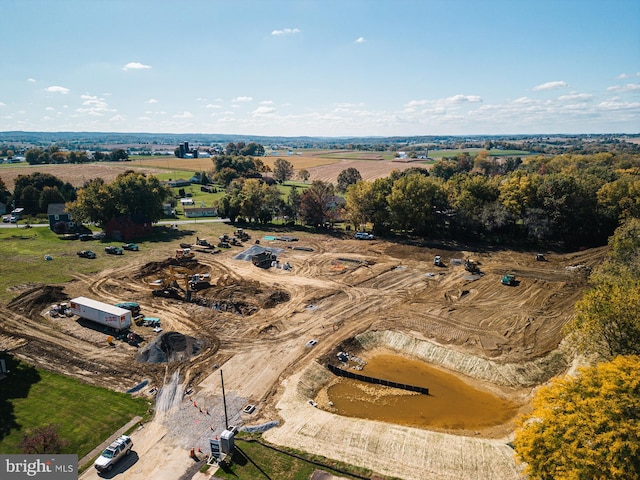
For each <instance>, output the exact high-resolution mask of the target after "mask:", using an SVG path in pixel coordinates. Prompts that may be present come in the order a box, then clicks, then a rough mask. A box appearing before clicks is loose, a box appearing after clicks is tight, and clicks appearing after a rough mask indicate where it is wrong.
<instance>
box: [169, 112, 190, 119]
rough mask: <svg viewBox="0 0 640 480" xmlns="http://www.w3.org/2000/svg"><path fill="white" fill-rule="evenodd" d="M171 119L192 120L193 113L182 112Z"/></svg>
mask: <svg viewBox="0 0 640 480" xmlns="http://www.w3.org/2000/svg"><path fill="white" fill-rule="evenodd" d="M173 118H193V113H191V112H182V113H178V114H176V115H174V116H173Z"/></svg>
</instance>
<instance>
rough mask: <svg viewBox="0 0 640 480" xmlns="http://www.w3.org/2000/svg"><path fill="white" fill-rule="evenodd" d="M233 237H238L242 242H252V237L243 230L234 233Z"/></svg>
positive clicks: (239, 229)
mask: <svg viewBox="0 0 640 480" xmlns="http://www.w3.org/2000/svg"><path fill="white" fill-rule="evenodd" d="M233 235H234V236H236V237H237V238H238V239H239V240H240V241H241V242H248V241H249V240H251V235H249V234H248V233H247V232H245V231H244V230H243V229H241V228H238V229H236V231H235V232H233Z"/></svg>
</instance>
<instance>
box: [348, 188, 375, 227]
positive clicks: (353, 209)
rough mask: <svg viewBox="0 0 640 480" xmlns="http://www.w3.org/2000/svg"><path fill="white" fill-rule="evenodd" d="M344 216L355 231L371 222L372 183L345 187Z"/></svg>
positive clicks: (372, 205) (372, 211)
mask: <svg viewBox="0 0 640 480" xmlns="http://www.w3.org/2000/svg"><path fill="white" fill-rule="evenodd" d="M345 201H346V204H345V214H346V216H347V218H348V219H349V222H350V223H351V225H353V226H354V228H355V229H356V230H358V229H360V227H361V226H362V225H365V224H366V223H368V222H370V221H373V214H374V209H375V206H374V195H373V183H371V182H366V181H359V182H357V183H355V184H353V185H349V186H348V187H347V192H346V195H345Z"/></svg>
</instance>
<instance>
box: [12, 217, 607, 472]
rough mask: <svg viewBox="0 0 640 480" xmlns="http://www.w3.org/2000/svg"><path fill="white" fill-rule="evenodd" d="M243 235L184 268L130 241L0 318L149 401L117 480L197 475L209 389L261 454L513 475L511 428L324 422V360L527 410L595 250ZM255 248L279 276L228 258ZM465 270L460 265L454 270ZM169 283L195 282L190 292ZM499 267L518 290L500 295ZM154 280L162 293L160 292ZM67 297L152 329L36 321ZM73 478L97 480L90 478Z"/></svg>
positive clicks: (163, 252) (84, 373)
mask: <svg viewBox="0 0 640 480" xmlns="http://www.w3.org/2000/svg"><path fill="white" fill-rule="evenodd" d="M203 228H206V227H203ZM204 233H205V235H206V231H205V232H204ZM250 233H251V235H252V237H251V240H249V241H246V242H244V244H243V245H242V246H232V247H231V248H223V249H221V251H220V252H219V253H216V254H212V253H210V252H209V253H207V252H206V251H205V250H202V251H196V252H195V256H194V257H193V258H187V259H182V260H178V259H176V258H175V255H174V253H175V251H176V249H178V248H179V244H178V241H177V240H176V242H175V245H173V244H171V243H165V244H161V245H154V246H153V247H151V246H149V247H148V248H147V245H146V244H143V245H141V251H140V252H127V253H126V255H125V256H124V257H125V258H126V260H125V259H123V261H117V262H116V261H114V262H113V265H112V266H111V267H110V268H108V269H106V270H103V271H101V272H100V273H98V274H96V275H91V276H83V275H77V276H76V278H75V279H74V281H72V282H70V283H68V284H65V285H63V286H52V285H46V284H42V285H30V286H25V287H24V288H23V289H22V291H21V292H19V293H17V295H16V297H15V298H14V299H13V300H12V301H11V302H10V303H9V304H8V305H7V306H3V307H2V317H3V319H4V320H3V322H2V324H0V341H1V342H2V347H3V348H4V349H7V350H8V351H9V352H10V353H11V354H13V355H15V356H17V357H18V358H21V359H24V360H26V361H28V362H30V363H32V364H35V365H37V366H40V367H43V368H47V369H52V370H55V371H58V372H60V373H63V374H66V375H70V376H73V377H77V378H79V379H81V380H82V381H84V382H88V383H90V384H95V385H101V386H105V387H108V388H111V389H115V390H118V391H123V392H124V391H128V390H131V389H134V390H136V391H135V393H133V394H134V395H142V396H145V397H147V398H148V400H149V405H150V409H152V410H153V412H154V415H153V419H152V420H151V421H150V422H149V423H147V424H145V425H144V427H141V428H140V429H138V430H137V431H135V432H134V433H133V434H132V437H133V439H134V442H135V452H136V454H137V456H136V459H135V461H134V462H133V463H131V464H130V465H124V466H123V467H122V468H123V469H125V470H124V471H125V474H124V476H122V477H121V478H126V479H148V478H155V479H167V480H169V479H170V480H175V479H179V478H184V479H191V478H210V477H211V476H212V473H211V470H210V471H209V472H208V473H200V472H198V470H199V468H200V467H201V463H200V464H199V463H194V461H193V460H192V459H190V458H189V456H188V452H189V450H190V449H191V448H196V449H198V448H199V449H201V451H202V452H203V453H202V455H203V456H204V455H205V454H206V453H208V451H209V443H208V439H210V438H213V437H214V436H217V435H220V433H221V431H222V430H223V429H224V427H225V412H224V409H223V402H222V388H221V387H222V380H223V381H224V387H225V393H226V396H225V400H226V410H227V414H228V419H227V420H226V422H228V423H227V425H236V426H239V427H240V428H241V429H245V430H248V431H263V432H264V433H263V438H264V439H265V440H266V441H268V442H270V443H272V444H275V445H281V446H288V447H293V448H296V449H298V450H302V451H306V452H309V453H313V454H317V455H322V456H324V457H328V458H332V459H337V460H341V461H344V462H346V463H350V464H354V465H359V466H362V467H366V468H369V469H370V470H372V471H373V472H375V473H376V474H378V475H385V476H389V477H395V478H401V479H406V480H411V479H425V478H434V479H435V478H437V479H511V478H518V477H519V475H520V466H519V465H518V464H517V463H516V461H515V459H514V454H513V450H512V449H511V447H510V446H509V445H508V442H509V440H511V439H512V434H513V428H514V421H513V420H510V421H508V422H506V423H504V424H501V425H494V426H491V427H488V428H486V429H465V428H442V427H440V428H436V427H434V428H417V427H415V426H411V425H406V424H394V423H389V422H382V421H378V420H371V419H366V418H352V417H345V416H339V415H337V414H336V413H334V412H332V411H331V409H330V408H328V406H327V405H326V402H325V400H323V399H325V398H326V388H327V385H330V384H332V382H336V379H335V377H334V375H333V374H332V373H331V372H329V370H328V369H327V368H326V364H327V363H328V362H332V361H334V359H335V357H336V354H337V353H339V352H343V351H348V352H349V353H350V354H352V355H354V356H357V357H358V358H361V359H364V360H365V361H366V360H367V359H369V358H372V356H374V355H376V354H379V353H381V352H382V353H392V354H394V355H400V356H405V357H408V358H412V359H417V360H420V361H422V362H428V363H429V364H430V365H432V366H434V367H436V368H439V369H442V370H445V371H447V372H451V373H454V374H456V375H457V376H458V377H459V378H460V379H462V380H463V381H464V382H466V383H467V384H469V385H472V386H474V387H476V388H479V389H483V390H486V391H490V392H492V393H493V394H495V395H496V396H498V397H500V398H503V399H507V400H509V401H511V402H513V403H514V404H515V405H517V407H518V409H519V411H525V410H526V408H527V407H526V405H527V402H528V400H529V399H530V397H531V394H532V392H533V390H534V388H535V387H536V386H537V385H540V384H541V383H544V382H545V381H547V380H548V379H549V378H551V377H552V376H553V375H556V374H560V373H563V372H565V371H567V369H569V368H570V363H571V357H570V355H568V354H567V353H566V352H565V351H564V348H563V344H562V339H563V337H564V333H563V327H564V325H565V324H566V323H567V321H568V320H569V319H570V318H571V316H572V314H573V305H574V304H575V302H576V301H577V300H578V299H579V298H580V296H581V294H582V292H583V290H584V289H585V287H586V285H587V277H588V274H589V272H590V271H591V269H592V268H593V267H595V266H596V265H597V264H599V263H600V262H601V261H602V259H603V258H604V256H605V254H606V248H598V249H591V250H584V251H580V252H575V253H566V254H560V253H545V256H546V260H545V261H537V260H536V252H530V251H513V250H503V249H495V250H494V249H484V250H476V251H473V250H471V249H465V248H459V247H455V246H451V245H435V244H433V245H431V244H430V245H412V244H398V243H392V242H389V241H386V240H379V239H375V240H356V239H354V238H353V234H348V232H345V233H343V234H307V233H300V234H298V232H285V233H283V235H285V236H284V237H278V236H277V235H273V236H267V237H265V236H264V235H263V233H260V232H257V231H251V230H250ZM200 235H202V233H200ZM269 235H271V234H269ZM256 239H259V240H260V245H261V246H262V247H264V248H268V249H270V250H272V251H274V252H278V253H277V260H278V264H277V265H274V266H272V267H271V268H258V267H257V266H255V265H254V264H253V263H252V262H251V261H250V257H247V255H244V256H243V255H242V252H244V251H246V250H247V249H248V248H249V247H251V246H252V245H254V244H255V240H256ZM180 241H181V242H184V240H180ZM194 242H195V236H194ZM196 250H197V249H196ZM436 255H439V256H440V258H441V259H442V265H440V266H436V265H434V257H435V256H436ZM468 259H473V262H474V264H475V265H477V269H476V270H474V271H469V270H468V269H466V268H465V263H464V262H465V260H468ZM285 263H286V264H287V268H282V267H283V266H284V264H285ZM185 272H189V273H190V274H193V273H197V274H200V275H202V276H203V277H206V278H207V280H208V282H207V284H206V285H201V286H197V287H195V288H192V289H191V288H189V287H188V286H187V284H186V281H187V280H186V275H187V274H186V273H185ZM507 272H509V273H511V274H513V275H514V276H515V278H516V279H517V282H515V283H514V284H512V285H509V286H507V285H503V284H502V282H501V279H502V277H503V275H504V274H505V273H507ZM159 283H160V284H161V285H162V286H164V287H168V288H170V291H169V292H164V293H163V294H158V284H159ZM154 291H156V293H155V294H154ZM187 293H188V297H187ZM78 296H85V297H89V298H92V299H96V300H99V301H102V302H105V303H109V304H115V303H118V302H125V301H126V302H137V303H138V304H139V305H140V306H141V311H142V313H143V314H144V316H145V317H148V318H157V319H159V326H160V328H156V329H155V330H154V329H153V328H152V327H151V326H148V325H147V326H145V325H144V324H142V323H141V322H138V323H139V324H134V325H132V328H131V330H132V332H133V333H135V334H136V335H137V336H139V339H140V341H139V342H127V341H123V340H121V339H117V338H115V339H109V338H108V337H109V335H108V332H105V331H104V330H103V329H101V327H100V326H96V325H93V324H91V322H86V321H83V320H81V319H78V318H77V317H64V316H63V317H52V316H51V315H50V314H49V312H50V309H51V308H52V306H53V305H55V304H58V303H62V302H67V301H68V300H69V299H72V298H75V297H78ZM187 298H188V300H189V301H186V300H187ZM156 327H157V325H156ZM116 337H117V336H116ZM108 340H110V341H108ZM310 340H315V342H314V343H311V344H310V343H309V341H310ZM316 342H317V343H316ZM365 372H366V368H365ZM136 387H137V389H136ZM379 388H390V387H379ZM251 406H253V407H254V409H251V408H247V407H251ZM479 408H480V407H479ZM248 412H251V413H248ZM213 475H215V473H213ZM81 478H97V474H96V472H95V471H93V469H88V470H87V472H85V473H84V474H83V476H82V477H81Z"/></svg>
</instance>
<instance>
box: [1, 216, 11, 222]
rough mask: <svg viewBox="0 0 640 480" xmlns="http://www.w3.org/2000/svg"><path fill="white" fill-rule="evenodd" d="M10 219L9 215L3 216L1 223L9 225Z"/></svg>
mask: <svg viewBox="0 0 640 480" xmlns="http://www.w3.org/2000/svg"><path fill="white" fill-rule="evenodd" d="M10 219H11V215H4V216H3V217H2V221H3V222H4V223H9V220H10Z"/></svg>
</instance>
